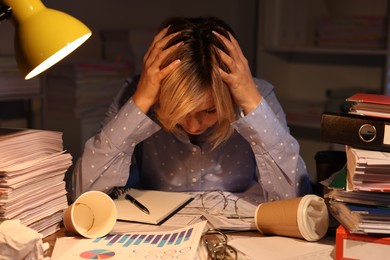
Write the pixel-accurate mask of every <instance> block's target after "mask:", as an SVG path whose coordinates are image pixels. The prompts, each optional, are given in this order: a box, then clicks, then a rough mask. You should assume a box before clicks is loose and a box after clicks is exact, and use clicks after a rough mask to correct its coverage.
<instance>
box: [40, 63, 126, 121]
mask: <svg viewBox="0 0 390 260" xmlns="http://www.w3.org/2000/svg"><path fill="white" fill-rule="evenodd" d="M132 72H133V70H132V67H129V65H128V64H126V63H119V62H109V61H99V62H86V63H76V64H58V65H56V66H54V67H53V69H51V70H50V73H49V74H48V76H47V79H46V80H47V86H48V88H47V93H46V97H47V107H48V108H49V111H48V112H49V116H50V115H51V114H54V113H56V115H66V116H69V111H71V112H73V113H72V115H73V116H74V117H76V118H85V117H102V116H104V113H105V112H106V110H107V108H108V106H109V105H110V103H111V102H112V98H113V97H114V96H115V94H117V92H118V90H119V89H120V88H121V87H122V86H123V84H124V83H125V80H126V78H129V77H130V76H131V73H132Z"/></svg>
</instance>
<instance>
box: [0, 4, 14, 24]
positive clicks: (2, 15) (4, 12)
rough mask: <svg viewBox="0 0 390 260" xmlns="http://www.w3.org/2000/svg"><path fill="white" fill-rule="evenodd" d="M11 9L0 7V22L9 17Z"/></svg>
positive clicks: (4, 6)
mask: <svg viewBox="0 0 390 260" xmlns="http://www.w3.org/2000/svg"><path fill="white" fill-rule="evenodd" d="M11 13H12V8H11V7H10V6H6V5H3V6H0V22H1V21H3V20H5V19H9V18H10V17H11Z"/></svg>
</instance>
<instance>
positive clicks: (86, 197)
mask: <svg viewBox="0 0 390 260" xmlns="http://www.w3.org/2000/svg"><path fill="white" fill-rule="evenodd" d="M116 217H117V210H116V206H115V204H114V201H113V200H112V199H111V198H110V197H109V196H108V195H107V194H105V193H103V192H100V191H88V192H85V193H83V194H81V195H80V197H78V198H77V199H76V201H75V202H74V203H73V204H72V205H70V206H69V207H68V208H67V209H66V211H65V213H64V220H63V221H64V226H65V228H66V230H68V231H69V232H72V233H75V234H79V235H82V236H84V237H86V238H96V237H101V236H105V235H107V234H108V233H109V232H110V231H111V230H112V228H113V227H114V225H115V223H116Z"/></svg>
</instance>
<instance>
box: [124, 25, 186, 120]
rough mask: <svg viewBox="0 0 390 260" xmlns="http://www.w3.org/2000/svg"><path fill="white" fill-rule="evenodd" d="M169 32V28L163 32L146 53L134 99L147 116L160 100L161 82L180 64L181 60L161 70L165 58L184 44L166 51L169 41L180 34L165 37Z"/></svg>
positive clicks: (156, 37) (157, 36) (155, 38)
mask: <svg viewBox="0 0 390 260" xmlns="http://www.w3.org/2000/svg"><path fill="white" fill-rule="evenodd" d="M167 31H168V28H164V29H163V30H161V31H160V32H159V33H158V34H157V35H156V36H155V37H154V39H153V42H152V44H151V45H150V47H149V49H148V51H147V52H146V54H145V56H144V60H143V66H142V71H141V76H140V80H139V82H138V86H137V90H136V91H135V93H134V95H133V97H132V98H133V101H134V102H135V104H136V105H137V106H138V108H139V109H140V110H141V111H142V112H144V113H145V114H146V113H147V112H148V110H149V109H150V108H151V107H152V106H153V105H154V103H156V101H157V100H158V95H159V93H160V85H161V81H162V80H163V79H164V78H165V77H166V76H167V75H168V74H169V73H170V72H171V71H172V70H173V69H174V68H175V67H176V66H177V65H178V64H179V63H180V60H175V61H173V62H172V63H171V64H169V65H168V66H167V67H165V68H163V69H161V68H160V67H161V63H162V61H163V60H164V59H165V57H167V55H169V54H170V53H172V52H173V51H174V50H175V49H176V48H177V47H178V46H180V45H181V44H182V42H180V43H178V44H176V45H173V46H171V47H169V48H168V49H165V50H164V47H165V46H166V44H167V43H168V42H169V40H170V39H172V38H173V37H175V36H176V35H177V34H178V33H180V32H177V33H172V34H170V35H168V36H166V37H164V36H165V35H166V33H167Z"/></svg>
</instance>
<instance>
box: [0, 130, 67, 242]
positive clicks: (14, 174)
mask: <svg viewBox="0 0 390 260" xmlns="http://www.w3.org/2000/svg"><path fill="white" fill-rule="evenodd" d="M71 164H72V157H71V155H70V154H69V153H66V152H65V151H64V150H63V142H62V133H61V132H56V131H48V130H33V129H5V128H0V223H2V222H3V221H5V220H9V219H19V220H20V221H21V224H24V225H26V226H28V227H30V228H32V229H34V230H36V231H38V232H39V233H41V234H42V235H43V237H46V236H48V235H50V234H52V233H54V232H56V231H57V230H58V229H59V228H60V223H61V221H62V217H63V211H64V209H66V208H67V206H68V201H67V196H66V189H65V182H64V174H65V172H66V170H67V169H68V168H69V167H70V165H71Z"/></svg>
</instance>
